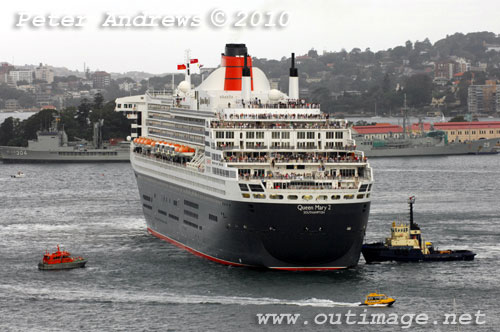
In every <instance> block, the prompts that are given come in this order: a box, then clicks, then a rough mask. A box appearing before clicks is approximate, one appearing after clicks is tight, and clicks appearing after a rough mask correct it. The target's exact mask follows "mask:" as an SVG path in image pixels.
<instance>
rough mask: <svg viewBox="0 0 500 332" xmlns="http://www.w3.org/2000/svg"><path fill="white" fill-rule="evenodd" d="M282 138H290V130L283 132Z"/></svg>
mask: <svg viewBox="0 0 500 332" xmlns="http://www.w3.org/2000/svg"><path fill="white" fill-rule="evenodd" d="M281 138H282V139H289V138H290V132H288V131H283V132H281Z"/></svg>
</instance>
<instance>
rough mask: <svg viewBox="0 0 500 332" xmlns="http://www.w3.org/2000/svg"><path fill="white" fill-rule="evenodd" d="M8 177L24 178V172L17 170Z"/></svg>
mask: <svg viewBox="0 0 500 332" xmlns="http://www.w3.org/2000/svg"><path fill="white" fill-rule="evenodd" d="M10 177H11V178H24V177H25V175H24V173H23V172H21V171H19V172H17V173H16V174H13V175H11V176H10Z"/></svg>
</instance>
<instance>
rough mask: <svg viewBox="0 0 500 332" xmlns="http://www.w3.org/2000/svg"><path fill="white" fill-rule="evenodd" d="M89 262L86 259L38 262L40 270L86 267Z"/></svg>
mask: <svg viewBox="0 0 500 332" xmlns="http://www.w3.org/2000/svg"><path fill="white" fill-rule="evenodd" d="M86 263H87V260H86V259H81V260H75V261H73V262H68V263H59V264H46V263H43V262H40V263H38V269H39V270H67V269H76V268H79V267H85V264H86Z"/></svg>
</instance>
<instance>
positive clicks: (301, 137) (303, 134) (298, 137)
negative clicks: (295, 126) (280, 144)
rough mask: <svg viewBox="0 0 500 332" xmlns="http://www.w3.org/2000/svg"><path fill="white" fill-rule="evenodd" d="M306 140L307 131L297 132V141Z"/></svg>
mask: <svg viewBox="0 0 500 332" xmlns="http://www.w3.org/2000/svg"><path fill="white" fill-rule="evenodd" d="M305 138H306V133H305V131H299V132H297V139H305Z"/></svg>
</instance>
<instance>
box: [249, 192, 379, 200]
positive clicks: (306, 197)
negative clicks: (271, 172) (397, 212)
mask: <svg viewBox="0 0 500 332" xmlns="http://www.w3.org/2000/svg"><path fill="white" fill-rule="evenodd" d="M241 195H242V196H243V198H250V194H248V193H242V194H241ZM354 197H356V199H363V198H370V194H369V193H368V194H366V195H365V194H357V195H353V194H349V195H344V199H347V200H349V199H354ZM253 198H257V199H265V198H266V195H265V194H253ZM269 198H270V199H284V196H283V195H279V194H271V195H269ZM313 198H314V196H313V195H302V199H303V200H305V201H311V200H313ZM330 198H331V199H332V200H339V199H341V195H332V196H331V197H330ZM287 199H288V200H291V201H296V200H298V199H299V196H297V195H288V196H287ZM326 200H328V195H319V196H316V201H326Z"/></svg>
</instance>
